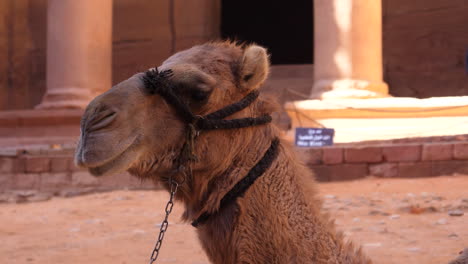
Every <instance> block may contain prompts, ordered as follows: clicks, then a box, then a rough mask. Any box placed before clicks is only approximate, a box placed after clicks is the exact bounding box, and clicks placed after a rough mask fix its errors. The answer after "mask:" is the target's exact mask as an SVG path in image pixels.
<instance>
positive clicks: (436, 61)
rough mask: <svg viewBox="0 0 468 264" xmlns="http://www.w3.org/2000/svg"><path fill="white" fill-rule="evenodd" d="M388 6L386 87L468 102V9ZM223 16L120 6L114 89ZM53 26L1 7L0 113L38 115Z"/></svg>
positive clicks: (123, 1)
mask: <svg viewBox="0 0 468 264" xmlns="http://www.w3.org/2000/svg"><path fill="white" fill-rule="evenodd" d="M170 1H174V18H175V19H174V21H175V23H174V26H175V27H174V28H175V38H173V37H172V35H173V34H174V33H172V32H171V30H170V26H169V14H170V13H169V10H170V8H169V7H170V5H169V3H170ZM382 1H383V57H384V79H385V81H386V82H388V84H389V86H390V93H391V94H392V95H394V96H411V97H419V98H423V97H431V96H456V95H467V94H468V73H467V72H466V69H465V68H466V65H465V64H466V62H465V56H466V53H467V50H468V46H467V45H466V43H468V27H466V25H468V16H467V15H466V14H467V13H468V2H467V1H466V0H450V1H447V0H412V1H407V0H382ZM220 10H221V6H220V0H194V1H184V0H159V1H153V0H114V8H113V13H114V16H113V47H112V49H113V63H112V68H113V83H114V84H115V83H118V82H120V81H122V80H123V79H125V78H128V77H129V76H131V75H133V74H134V73H135V72H137V71H141V70H144V69H147V68H148V67H151V66H154V65H158V64H160V63H161V62H162V61H163V60H164V59H165V58H167V57H168V56H169V55H170V54H172V53H173V52H174V51H178V50H182V49H185V48H187V47H190V46H192V45H194V44H197V43H202V42H205V41H207V40H210V39H214V38H217V37H218V36H219V25H220V19H221V18H220V14H221V12H220ZM46 19H47V0H14V1H12V0H0V61H1V62H2V63H0V110H6V109H10V110H11V109H32V108H33V107H34V106H36V105H37V104H39V102H40V101H41V98H42V95H43V94H44V92H45V87H46V81H45V71H46V67H45V66H46V65H45V62H46V31H47V30H46ZM173 40H175V41H173ZM311 74H312V73H311ZM304 83H305V82H304ZM310 86H311V84H310ZM308 93H309V92H307V94H308Z"/></svg>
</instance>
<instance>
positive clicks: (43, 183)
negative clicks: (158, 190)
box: [0, 148, 155, 196]
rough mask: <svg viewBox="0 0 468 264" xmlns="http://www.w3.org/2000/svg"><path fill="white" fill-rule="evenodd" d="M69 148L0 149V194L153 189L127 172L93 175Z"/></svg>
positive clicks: (63, 193)
mask: <svg viewBox="0 0 468 264" xmlns="http://www.w3.org/2000/svg"><path fill="white" fill-rule="evenodd" d="M73 152H74V149H73V148H69V149H48V148H46V149H44V148H38V149H29V150H24V149H11V150H8V149H3V150H1V152H0V193H5V192H15V191H26V190H34V191H38V192H45V193H50V194H52V195H61V196H69V195H75V194H81V193H88V192H96V191H107V190H116V189H154V188H155V185H154V184H153V183H152V182H142V181H141V180H139V179H137V178H136V177H133V176H130V175H129V174H127V173H122V174H118V175H112V176H108V177H93V176H92V175H90V174H89V173H88V172H87V171H85V170H82V169H79V168H77V167H75V165H74V164H73Z"/></svg>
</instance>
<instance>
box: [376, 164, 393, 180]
mask: <svg viewBox="0 0 468 264" xmlns="http://www.w3.org/2000/svg"><path fill="white" fill-rule="evenodd" d="M369 174H370V175H372V176H377V177H385V178H393V177H398V164H397V163H382V164H374V165H369Z"/></svg>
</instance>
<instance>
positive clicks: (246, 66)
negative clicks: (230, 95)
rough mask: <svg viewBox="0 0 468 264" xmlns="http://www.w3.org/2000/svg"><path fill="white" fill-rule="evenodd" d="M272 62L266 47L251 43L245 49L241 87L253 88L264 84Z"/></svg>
mask: <svg viewBox="0 0 468 264" xmlns="http://www.w3.org/2000/svg"><path fill="white" fill-rule="evenodd" d="M269 68H270V62H269V59H268V54H267V51H266V49H265V48H262V47H260V46H257V45H251V46H249V47H247V48H246V49H245V51H244V56H243V57H242V65H241V75H240V77H241V80H240V83H241V87H242V89H246V90H249V91H250V90H253V89H256V88H258V87H259V86H260V85H262V84H263V82H264V81H265V79H266V78H267V76H268V71H269Z"/></svg>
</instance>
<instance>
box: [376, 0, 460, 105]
mask: <svg viewBox="0 0 468 264" xmlns="http://www.w3.org/2000/svg"><path fill="white" fill-rule="evenodd" d="M382 7H383V58H384V79H385V81H386V82H387V83H388V84H389V86H390V94H391V95H393V96H407V97H418V98H425V97H434V96H458V95H468V72H467V70H466V67H467V66H466V62H465V56H466V54H467V52H468V27H467V25H468V15H467V14H468V2H467V1H466V0H450V1H447V0H411V1H408V0H383V6H382Z"/></svg>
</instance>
